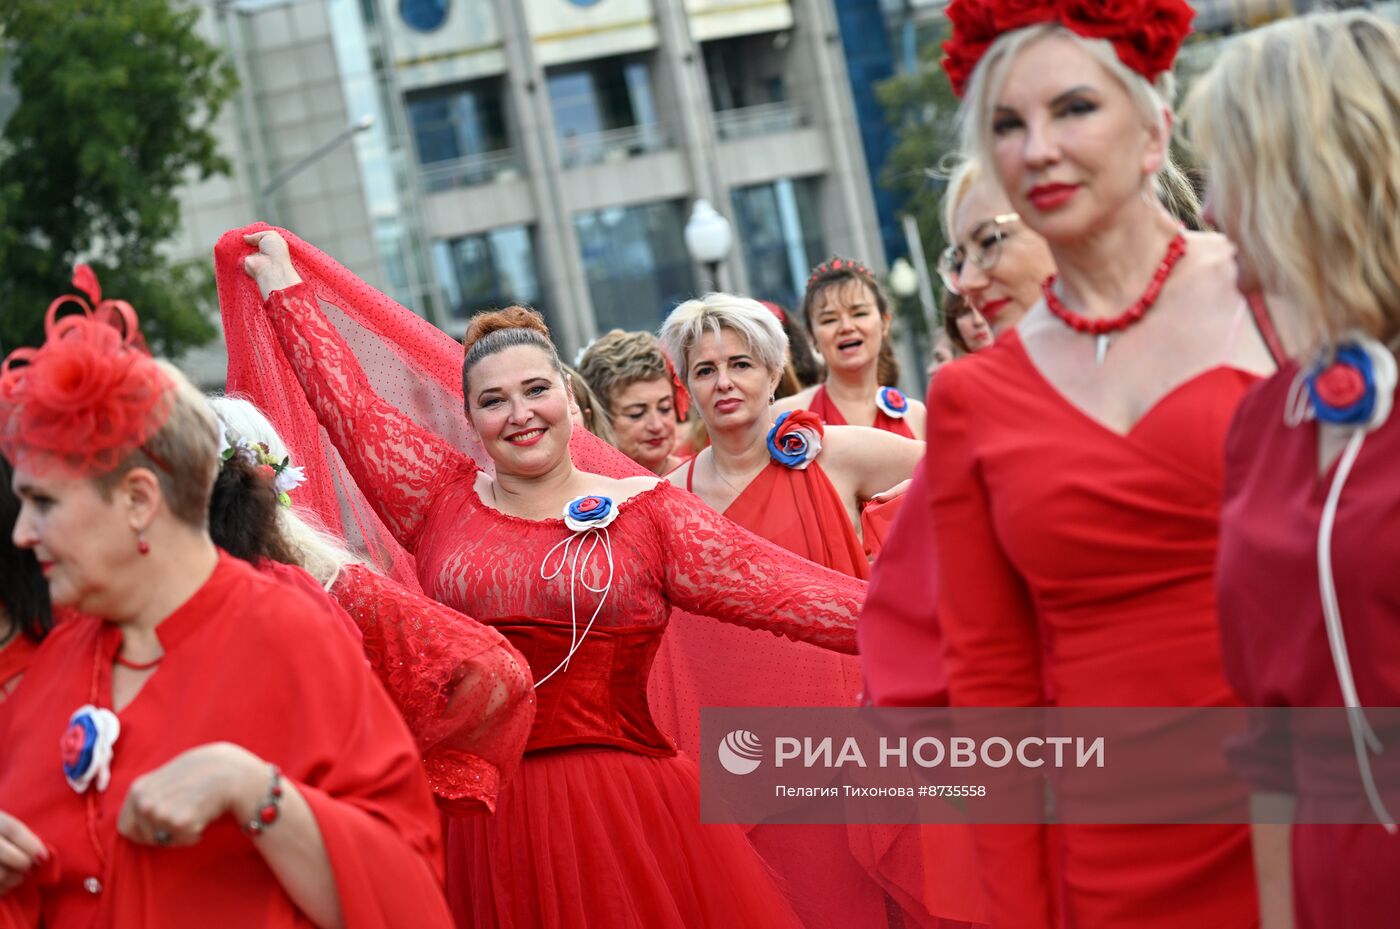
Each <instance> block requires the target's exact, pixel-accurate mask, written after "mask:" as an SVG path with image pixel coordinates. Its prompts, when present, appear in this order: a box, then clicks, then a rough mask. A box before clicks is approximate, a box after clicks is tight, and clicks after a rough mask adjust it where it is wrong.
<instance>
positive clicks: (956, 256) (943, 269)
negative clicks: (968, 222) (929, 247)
mask: <svg viewBox="0 0 1400 929" xmlns="http://www.w3.org/2000/svg"><path fill="white" fill-rule="evenodd" d="M1020 218H1021V215H1020V214H1019V213H1002V214H1001V215H1000V216H993V217H992V218H991V219H989V220H987V221H985V222H983V223H979V224H978V226H977V228H976V229H973V230H972V235H970V236H969V237H968V244H967V245H966V246H961V245H950V246H949V247H947V248H945V249H944V250H943V254H941V255H939V256H938V276H939V277H941V278H943V286H945V287H947V288H948V289H949V290H951V291H952V292H953V293H955V294H960V293H962V290H961V289H959V286H958V279H959V278H960V277H962V272H963V266H964V264H965V263H966V262H968V261H971V262H972V263H973V264H974V265H976V266H977V267H979V268H981V269H982V270H983V271H987V270H989V269H991V268H992V267H993V266H994V265H995V264H996V263H997V259H998V258H1000V257H1001V243H1002V242H1004V241H1006V239H1007V238H1008V237H1009V236H1010V235H1011V230H1009V229H1007V228H1006V226H1007V225H1008V224H1009V223H1013V222H1016V221H1017V220H1018V219H1020Z"/></svg>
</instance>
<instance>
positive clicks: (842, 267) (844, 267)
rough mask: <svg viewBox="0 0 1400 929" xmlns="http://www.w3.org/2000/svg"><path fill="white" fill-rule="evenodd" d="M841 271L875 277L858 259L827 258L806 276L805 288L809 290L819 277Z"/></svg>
mask: <svg viewBox="0 0 1400 929" xmlns="http://www.w3.org/2000/svg"><path fill="white" fill-rule="evenodd" d="M841 272H845V273H847V274H857V275H859V276H861V277H868V278H870V279H872V280H873V279H874V278H875V275H873V274H871V273H870V269H869V268H867V267H866V266H865V265H863V264H861V263H860V262H859V261H855V260H853V259H850V258H828V259H827V260H826V261H823V262H822V263H821V264H819V265H817V266H816V267H815V268H813V269H812V276H811V277H809V278H807V288H808V289H809V290H810V289H811V287H812V285H813V284H815V283H816V282H817V281H818V280H819V279H820V278H823V277H826V276H827V275H828V274H839V273H841Z"/></svg>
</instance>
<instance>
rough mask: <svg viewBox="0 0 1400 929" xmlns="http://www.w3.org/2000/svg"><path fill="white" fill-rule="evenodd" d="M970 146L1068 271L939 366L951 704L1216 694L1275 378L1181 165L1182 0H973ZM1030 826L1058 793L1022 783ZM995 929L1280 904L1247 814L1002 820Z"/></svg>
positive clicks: (1148, 921)
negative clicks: (1240, 521) (1258, 427)
mask: <svg viewBox="0 0 1400 929" xmlns="http://www.w3.org/2000/svg"><path fill="white" fill-rule="evenodd" d="M948 16H949V18H950V20H951V21H952V24H953V33H952V39H951V40H950V41H949V42H948V44H947V45H946V46H945V51H946V53H947V58H946V59H945V67H946V68H947V70H948V73H949V76H950V77H951V78H952V81H953V85H954V88H955V89H956V90H957V91H958V93H959V94H960V95H963V96H964V102H963V119H964V130H965V135H964V145H963V148H964V149H965V150H966V151H968V152H969V153H970V154H971V155H972V156H973V157H975V158H977V159H978V161H979V162H980V163H981V164H982V165H984V166H985V168H986V169H987V170H988V171H989V172H990V173H991V174H993V175H995V177H996V179H997V180H998V181H999V182H1000V185H1001V187H1002V189H1003V191H1004V192H1005V195H1006V197H1007V199H1008V200H1009V205H1010V206H1011V208H1012V211H1014V212H1015V213H1016V214H1018V215H1019V217H1020V220H1021V222H1023V223H1024V224H1025V226H1026V227H1027V228H1028V229H1030V230H1032V231H1034V232H1035V233H1037V234H1038V235H1040V236H1041V237H1042V238H1044V239H1045V241H1046V242H1047V243H1048V244H1049V247H1050V252H1051V254H1052V256H1053V258H1054V265H1055V268H1056V269H1057V273H1056V274H1054V275H1052V276H1050V277H1049V278H1047V279H1046V281H1045V282H1044V285H1043V288H1042V294H1041V299H1040V300H1039V301H1038V302H1037V303H1036V304H1035V306H1033V307H1031V309H1030V310H1029V312H1027V314H1026V316H1025V317H1024V318H1023V319H1022V320H1021V322H1020V323H1019V325H1018V326H1017V327H1016V328H1015V329H1013V330H1011V331H1009V332H1007V333H1006V334H1005V335H1003V336H1002V337H1001V338H999V339H998V340H997V342H996V344H995V345H993V346H992V347H990V348H988V349H986V350H984V351H981V352H978V353H976V354H974V355H971V356H969V357H968V358H965V359H962V360H960V361H958V362H957V363H956V364H953V365H949V366H947V367H946V368H944V369H942V370H940V371H939V372H938V374H937V376H936V377H935V378H934V380H933V384H932V388H931V391H930V394H929V397H928V401H927V402H928V405H929V429H930V432H929V451H928V454H927V456H926V457H925V465H924V466H925V468H926V470H927V475H926V480H927V484H928V488H929V498H930V505H929V507H928V513H929V518H930V519H931V520H932V522H933V525H934V532H935V536H934V551H933V553H932V555H931V558H930V560H931V562H932V563H933V564H934V565H936V570H937V577H938V581H937V583H938V601H937V616H936V620H937V622H938V623H939V624H940V625H941V628H942V631H943V633H944V636H945V643H944V652H945V656H946V668H947V674H948V685H949V698H950V702H951V704H952V705H953V706H1034V705H1042V704H1047V703H1052V702H1053V703H1055V704H1058V705H1064V706H1181V707H1192V706H1217V705H1227V704H1231V703H1233V702H1234V699H1235V698H1234V697H1233V695H1232V693H1231V691H1230V688H1229V687H1228V686H1227V684H1226V682H1225V677H1224V673H1223V669H1222V667H1221V658H1220V649H1219V642H1218V638H1217V634H1216V604H1215V587H1214V580H1215V578H1214V566H1215V552H1216V547H1217V541H1218V535H1217V534H1218V524H1219V516H1220V497H1221V485H1222V460H1223V455H1222V449H1223V445H1224V436H1225V428H1226V425H1227V424H1228V422H1229V420H1230V417H1231V415H1232V413H1233V412H1234V409H1235V406H1236V404H1237V403H1238V402H1239V400H1240V398H1241V397H1242V396H1243V394H1244V392H1245V391H1246V390H1247V389H1248V388H1249V387H1250V386H1251V385H1252V384H1254V383H1255V382H1256V381H1257V380H1258V379H1259V377H1260V376H1261V375H1264V374H1267V373H1269V372H1270V371H1272V370H1273V368H1274V362H1273V360H1272V359H1271V358H1270V355H1269V353H1268V351H1267V350H1266V347H1265V341H1264V340H1263V338H1261V335H1260V333H1259V332H1258V331H1257V330H1256V328H1255V326H1254V325H1252V323H1251V316H1250V313H1249V310H1248V308H1247V305H1246V302H1245V300H1244V299H1243V297H1242V296H1241V295H1240V293H1239V292H1238V290H1237V289H1236V285H1235V275H1234V263H1233V261H1232V260H1231V250H1230V246H1229V244H1228V243H1227V242H1226V241H1225V240H1224V239H1223V238H1222V237H1220V236H1217V235H1213V234H1204V233H1193V232H1187V231H1184V230H1183V229H1182V227H1181V225H1180V224H1179V223H1178V221H1177V220H1176V219H1174V218H1173V215H1172V213H1169V212H1168V209H1167V208H1166V207H1165V206H1164V201H1166V202H1169V203H1172V204H1173V205H1174V207H1175V209H1174V212H1175V213H1176V214H1177V215H1182V212H1183V207H1189V204H1190V203H1192V202H1193V201H1194V196H1193V195H1192V193H1191V191H1190V188H1189V186H1188V185H1187V184H1186V182H1185V179H1184V178H1183V177H1182V176H1181V174H1180V172H1179V171H1178V170H1177V169H1176V168H1175V167H1174V166H1173V165H1172V164H1171V161H1170V156H1169V143H1170V129H1171V125H1172V114H1171V110H1170V100H1171V95H1172V90H1173V87H1172V75H1171V67H1172V62H1173V59H1174V57H1175V53H1176V50H1177V48H1178V46H1179V45H1180V42H1181V41H1182V39H1183V38H1184V37H1185V36H1186V34H1187V33H1188V31H1189V28H1190V22H1191V18H1192V16H1193V13H1192V10H1191V8H1190V6H1189V5H1188V4H1186V3H1185V2H1184V0H1135V2H1132V3H1121V4H1110V3H1102V2H1091V0H1046V2H1012V0H990V2H972V0H954V2H953V3H952V4H950V5H949V7H948ZM1024 799H1025V800H1026V802H1027V807H1026V812H1027V819H1028V820H1029V819H1032V818H1035V819H1036V821H1041V822H1043V821H1044V820H1043V819H1039V818H1038V817H1040V816H1043V815H1045V811H1044V809H1043V805H1044V800H1043V798H1042V797H1040V796H1038V795H1035V794H1033V793H1029V792H1028V794H1027V796H1026V797H1025V798H1024ZM975 831H976V833H977V840H978V845H979V849H980V855H981V859H982V865H983V868H984V878H985V880H984V886H985V889H986V894H987V896H986V899H987V904H988V907H989V921H990V923H991V924H992V925H993V926H995V927H1007V929H1037V927H1041V929H1044V927H1051V926H1058V925H1073V926H1076V927H1078V929H1100V927H1102V929H1108V927H1119V926H1133V927H1135V929H1144V927H1148V929H1155V927H1162V929H1166V927H1179V926H1182V925H1202V926H1207V925H1208V926H1211V927H1224V929H1245V927H1250V926H1254V925H1255V924H1256V923H1257V920H1258V914H1257V911H1256V907H1255V902H1254V899H1253V895H1252V893H1251V892H1250V888H1249V879H1250V857H1249V837H1248V834H1247V832H1246V831H1245V830H1244V829H1243V828H1242V827H1223V826H1080V825H1059V826H1036V825H1025V826H995V827H978V828H977V829H976V830H975Z"/></svg>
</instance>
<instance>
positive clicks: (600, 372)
mask: <svg viewBox="0 0 1400 929" xmlns="http://www.w3.org/2000/svg"><path fill="white" fill-rule="evenodd" d="M578 370H579V373H580V374H582V375H583V378H584V380H586V381H587V382H588V386H589V387H591V388H593V390H595V391H597V394H598V399H600V400H601V401H602V402H603V411H604V412H605V413H607V415H608V416H612V415H613V399H614V398H615V397H616V395H617V393H618V391H621V390H626V389H627V388H628V387H630V386H631V385H633V384H635V383H637V382H638V381H655V380H664V381H666V382H667V383H668V384H669V383H670V381H671V371H670V369H669V368H667V367H666V357H665V356H664V355H662V354H661V343H659V342H658V341H657V340H656V336H654V335H652V334H651V333H650V332H623V331H622V330H621V329H614V330H612V331H611V332H609V333H607V334H606V335H604V336H602V337H600V338H599V339H598V340H597V341H595V342H593V344H591V345H589V346H588V348H587V349H586V350H585V351H584V353H583V358H582V359H580V360H579V365H578Z"/></svg>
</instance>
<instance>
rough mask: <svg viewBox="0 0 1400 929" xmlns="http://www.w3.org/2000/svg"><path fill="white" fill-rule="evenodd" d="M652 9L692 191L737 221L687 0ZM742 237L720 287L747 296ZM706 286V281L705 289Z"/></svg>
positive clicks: (669, 0)
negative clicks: (721, 165)
mask: <svg viewBox="0 0 1400 929" xmlns="http://www.w3.org/2000/svg"><path fill="white" fill-rule="evenodd" d="M652 8H653V10H654V14H655V16H656V31H657V35H658V37H659V41H660V46H659V48H658V55H657V58H658V60H659V62H660V63H661V66H662V67H664V68H665V69H666V72H667V77H668V81H667V83H668V84H669V85H670V86H671V89H672V93H673V94H674V97H675V105H676V106H675V110H674V112H675V114H676V118H677V120H678V125H677V126H676V130H677V142H678V143H679V145H680V146H681V150H682V152H683V153H684V155H685V160H686V164H687V165H688V166H689V169H690V171H689V173H690V184H691V189H692V190H693V191H694V192H695V196H696V198H703V199H705V200H708V201H710V205H711V206H713V207H714V208H715V209H716V210H718V211H719V212H720V213H722V214H724V216H726V217H727V218H728V219H729V220H730V222H731V223H733V221H734V203H733V201H732V200H731V198H730V196H729V188H728V187H727V186H725V184H724V181H723V179H722V178H721V177H720V175H719V158H718V155H717V152H716V146H717V144H718V143H717V140H716V138H715V123H714V116H713V113H714V105H713V102H712V101H711V100H710V86H709V82H708V81H707V80H706V75H705V58H704V55H703V54H701V51H700V46H699V45H698V44H697V43H696V42H695V40H694V37H693V36H691V34H690V16H689V14H688V13H687V11H686V8H685V0H652ZM742 237H743V231H742V230H741V229H739V228H738V226H737V225H735V226H734V247H733V249H732V250H731V251H730V254H729V257H728V258H726V259H725V261H724V266H725V268H726V269H727V271H728V274H724V273H721V275H720V279H721V282H722V287H717V288H716V289H723V288H727V289H729V290H731V291H733V292H735V293H745V292H747V290H748V273H747V268H746V267H745V266H744V250H743V247H742V244H741V242H740V240H741V239H742ZM695 268H696V271H697V273H698V275H699V277H698V279H700V280H705V273H706V272H705V269H704V268H702V267H701V266H699V265H696V266H695ZM706 287H708V282H706V285H705V286H704V287H702V289H705V288H706Z"/></svg>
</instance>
